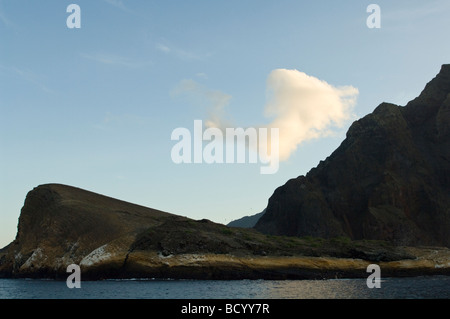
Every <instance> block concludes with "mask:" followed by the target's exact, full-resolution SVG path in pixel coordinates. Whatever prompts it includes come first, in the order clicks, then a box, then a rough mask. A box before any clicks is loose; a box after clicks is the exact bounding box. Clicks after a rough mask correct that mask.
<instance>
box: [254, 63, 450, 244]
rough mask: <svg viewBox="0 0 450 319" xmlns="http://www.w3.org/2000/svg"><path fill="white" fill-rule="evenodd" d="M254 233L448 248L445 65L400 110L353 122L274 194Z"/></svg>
mask: <svg viewBox="0 0 450 319" xmlns="http://www.w3.org/2000/svg"><path fill="white" fill-rule="evenodd" d="M255 228H256V229H257V230H259V231H261V232H264V233H268V234H275V235H290V236H306V235H309V236H318V237H334V236H347V237H350V238H352V239H381V240H388V241H390V242H393V243H396V244H403V245H420V244H429V245H444V246H447V247H449V246H450V65H443V66H442V68H441V71H440V73H439V74H438V75H437V76H436V77H435V78H434V79H433V80H432V81H430V82H429V83H428V84H427V85H426V87H425V89H424V90H423V91H422V93H421V94H420V96H419V97H417V98H416V99H414V100H413V101H411V102H409V103H408V104H407V105H406V106H404V107H401V106H397V105H393V104H389V103H382V104H381V105H379V106H378V107H377V108H376V109H375V110H374V112H373V113H371V114H369V115H367V116H365V117H364V118H362V119H360V120H358V121H356V122H354V123H353V124H352V125H351V127H350V129H349V130H348V132H347V136H346V139H345V140H344V141H343V142H342V144H341V145H340V146H339V147H338V148H337V149H336V150H335V151H334V152H333V153H332V154H331V155H330V156H329V157H328V158H327V159H326V160H325V161H321V162H320V164H319V165H318V166H317V167H316V168H314V169H312V170H311V171H310V172H308V174H307V175H306V176H299V177H297V178H295V179H291V180H289V181H288V182H287V183H286V184H285V185H283V186H281V187H279V188H278V189H276V190H275V192H274V194H273V195H272V197H271V198H270V199H269V203H268V206H267V210H266V213H265V214H264V215H263V216H262V217H261V218H260V220H259V221H258V223H257V224H256V225H255Z"/></svg>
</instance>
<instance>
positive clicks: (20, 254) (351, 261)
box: [0, 184, 450, 280]
mask: <svg viewBox="0 0 450 319" xmlns="http://www.w3.org/2000/svg"><path fill="white" fill-rule="evenodd" d="M373 262H376V263H380V264H383V267H384V268H383V272H384V274H389V273H390V272H391V273H392V274H394V275H399V274H400V275H417V274H421V275H423V274H448V273H449V271H450V250H448V249H442V248H433V249H431V250H430V249H428V250H411V248H408V247H397V246H393V245H390V244H389V243H386V242H379V241H350V240H348V239H346V238H333V239H329V240H325V239H320V238H319V239H314V238H311V237H305V238H297V237H282V236H270V235H264V234H261V233H259V232H257V231H255V230H254V229H243V228H232V227H227V226H225V225H221V224H216V223H213V222H211V221H209V220H206V219H203V220H192V219H189V218H185V217H181V216H177V215H173V214H169V213H166V212H162V211H158V210H155V209H151V208H146V207H142V206H139V205H135V204H131V203H127V202H124V201H120V200H117V199H114V198H110V197H106V196H103V195H100V194H96V193H93V192H89V191H86V190H82V189H79V188H75V187H71V186H66V185H60V184H46V185H41V186H38V187H36V188H34V189H33V190H31V191H30V192H29V193H28V195H27V197H26V199H25V203H24V206H23V208H22V211H21V214H20V218H19V225H18V232H17V236H16V239H15V240H14V241H13V242H12V243H11V244H9V245H8V246H6V247H5V248H3V249H1V250H0V277H13V278H16V277H35V278H36V277H38V278H42V277H46V278H66V277H67V276H68V274H67V273H66V269H67V266H69V265H70V264H77V265H80V267H81V271H82V278H83V280H86V279H102V278H136V277H142V278H143V277H145V278H197V279H213V278H214V279H240V278H253V279H255V278H266V279H275V278H277V279H283V278H298V279H301V278H326V277H332V278H335V277H365V276H367V273H366V269H365V267H367V265H368V264H370V263H373Z"/></svg>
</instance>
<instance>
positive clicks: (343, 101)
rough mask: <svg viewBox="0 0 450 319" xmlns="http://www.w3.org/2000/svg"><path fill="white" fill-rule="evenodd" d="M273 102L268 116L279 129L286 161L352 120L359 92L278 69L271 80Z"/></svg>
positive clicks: (281, 157)
mask: <svg viewBox="0 0 450 319" xmlns="http://www.w3.org/2000/svg"><path fill="white" fill-rule="evenodd" d="M267 90H268V94H269V100H268V103H267V104H266V107H265V110H264V113H265V115H266V116H267V117H270V118H273V121H272V122H271V123H270V124H269V125H267V126H266V127H268V128H279V132H280V144H279V147H280V149H279V151H280V160H286V159H288V158H289V157H290V155H291V154H292V152H294V151H295V150H296V149H297V147H298V145H300V144H301V143H302V142H305V141H308V140H311V139H314V138H318V137H322V136H326V135H328V134H330V133H331V132H332V131H333V128H336V127H342V125H343V124H345V123H346V121H348V120H350V119H352V117H353V115H352V108H353V106H354V105H355V103H356V97H357V95H358V90H357V89H356V88H354V87H352V86H344V87H334V86H332V85H330V84H328V83H327V82H325V81H322V80H319V79H318V78H315V77H313V76H309V75H307V74H305V73H303V72H300V71H297V70H286V69H277V70H274V71H272V72H271V73H270V75H269V77H268V79H267Z"/></svg>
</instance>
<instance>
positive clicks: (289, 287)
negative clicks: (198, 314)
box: [0, 276, 450, 299]
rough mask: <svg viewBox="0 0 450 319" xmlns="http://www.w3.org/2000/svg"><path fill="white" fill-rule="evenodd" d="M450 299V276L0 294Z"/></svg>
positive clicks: (1, 295)
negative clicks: (375, 283) (374, 284)
mask: <svg viewBox="0 0 450 319" xmlns="http://www.w3.org/2000/svg"><path fill="white" fill-rule="evenodd" d="M443 298H444V299H450V277H448V276H433V277H414V278H383V279H382V281H381V288H372V289H370V288H368V287H367V285H366V279H333V280H283V281H277V280H274V281H272V280H236V281H220V280H140V279H135V280H102V281H81V288H79V289H77V288H73V289H69V288H68V287H67V285H66V282H65V281H54V280H36V279H0V299H443Z"/></svg>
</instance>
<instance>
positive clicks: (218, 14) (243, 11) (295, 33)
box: [0, 0, 450, 246]
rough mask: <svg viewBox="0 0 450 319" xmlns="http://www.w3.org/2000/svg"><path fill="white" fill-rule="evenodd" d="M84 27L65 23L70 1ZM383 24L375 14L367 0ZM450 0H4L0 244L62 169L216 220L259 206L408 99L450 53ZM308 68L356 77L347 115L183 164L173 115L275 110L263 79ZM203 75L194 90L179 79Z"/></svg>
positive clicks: (119, 193) (63, 179)
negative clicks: (267, 161)
mask: <svg viewBox="0 0 450 319" xmlns="http://www.w3.org/2000/svg"><path fill="white" fill-rule="evenodd" d="M71 3H75V4H78V5H79V6H80V8H81V28H80V29H69V28H68V27H67V25H66V19H67V17H68V16H69V14H70V13H67V12H66V8H67V6H68V5H69V4H71ZM371 3H376V4H378V5H379V6H380V8H381V28H380V29H369V28H368V27H367V25H366V19H367V17H368V16H369V14H370V13H367V12H366V8H367V6H368V5H369V4H371ZM449 16H450V3H449V2H448V1H447V0H442V1H441V0H435V1H427V2H426V3H425V2H423V1H411V0H408V1H356V0H355V1H299V0H297V1H285V0H281V1H261V0H258V1H256V0H249V1H234V0H227V1H206V0H205V1H197V0H192V1H143V0H142V1H138V0H130V1H125V0H122V1H121V0H95V1H92V0H90V1H83V0H73V1H61V0H46V1H40V2H38V1H29V0H28V1H25V0H14V1H13V0H2V1H0V194H1V196H0V221H1V222H0V246H4V245H6V244H8V243H9V242H11V241H12V240H13V239H14V236H15V234H16V231H17V219H18V217H19V214H20V209H21V207H22V206H23V201H24V199H25V196H26V194H27V192H28V191H29V190H31V189H32V188H33V187H36V186H38V185H40V184H45V183H62V184H68V185H72V186H76V187H80V188H84V189H88V190H91V191H94V192H97V193H101V194H105V195H108V196H112V197H116V198H119V199H123V200H126V201H130V202H133V203H137V204H140V205H144V206H148V207H153V208H156V209H160V210H163V211H168V212H171V213H174V214H179V215H183V216H188V217H191V218H194V219H201V218H208V219H211V220H213V221H216V222H220V223H228V222H230V221H231V220H234V219H236V218H240V217H242V216H245V215H250V214H255V213H258V212H260V211H261V210H263V209H264V208H265V206H266V205H267V201H268V199H269V197H270V196H271V195H272V193H273V191H274V190H275V189H276V188H277V187H278V186H280V185H282V184H284V183H285V182H286V181H287V180H288V179H290V178H294V177H297V176H299V175H302V174H305V173H306V172H307V171H309V169H311V168H312V167H314V166H316V165H317V164H318V162H319V161H320V160H323V159H325V158H326V157H327V156H328V155H329V154H330V153H331V152H332V151H333V150H334V149H335V148H336V147H337V146H339V144H340V143H341V142H342V140H343V139H344V138H345V132H346V130H347V129H348V127H349V126H350V124H351V122H352V120H354V119H357V118H359V117H362V116H364V115H366V114H368V113H370V112H372V111H373V109H374V108H375V107H376V106H377V105H379V104H380V103H381V102H383V101H386V102H392V103H396V104H400V105H404V104H406V102H408V101H409V100H411V99H412V98H414V97H416V96H417V95H418V94H419V93H420V91H421V90H422V89H423V87H424V85H425V84H426V83H427V82H428V81H429V80H431V79H432V78H433V77H434V76H435V75H436V74H437V72H438V71H439V69H440V66H441V65H442V64H444V63H450V60H449V58H450V41H447V39H446V35H447V34H448V32H449V31H450V19H449V18H448V17H449ZM277 69H286V70H298V71H299V72H304V73H305V74H307V75H309V76H311V77H314V78H317V79H320V80H321V81H325V82H326V83H328V84H329V85H331V86H333V87H342V86H351V87H353V88H355V89H357V91H358V94H357V99H356V103H354V105H352V109H351V115H352V118H351V119H349V120H347V121H346V122H345V123H343V124H342V125H341V126H340V127H337V128H334V129H333V131H332V133H331V134H326V135H324V136H322V137H320V138H316V139H308V140H305V141H304V142H302V143H300V144H299V145H298V146H297V148H296V150H295V152H293V153H291V154H290V156H289V158H288V159H287V160H284V161H282V162H281V163H280V167H279V170H278V172H277V173H276V174H273V175H261V174H260V173H259V168H260V165H259V164H257V165H255V164H250V163H247V164H211V165H207V164H196V165H194V164H179V165H177V164H174V163H173V161H172V159H171V156H170V155H171V149H172V147H173V146H174V144H175V142H174V141H172V140H171V138H170V137H171V133H172V131H173V130H174V129H175V128H178V127H186V128H188V129H190V130H192V129H193V121H194V120H196V119H201V120H207V119H208V117H209V116H210V113H211V110H212V109H213V108H214V103H216V102H217V101H225V102H224V109H223V110H222V111H223V114H222V115H223V116H224V117H226V118H227V119H228V120H230V122H232V123H233V125H235V126H237V127H249V126H256V125H259V124H260V123H268V122H269V121H270V119H268V118H267V117H266V115H265V112H264V110H265V106H266V105H267V103H268V84H267V83H268V78H269V76H270V75H271V73H272V72H273V71H274V70H277ZM183 83H194V84H195V86H196V87H197V88H200V90H197V91H195V92H193V91H191V92H186V90H185V91H183V90H181V91H180V87H183Z"/></svg>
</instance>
